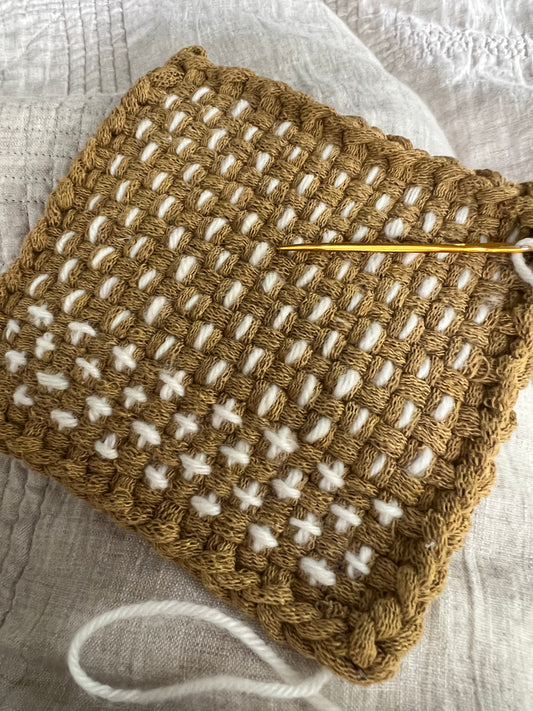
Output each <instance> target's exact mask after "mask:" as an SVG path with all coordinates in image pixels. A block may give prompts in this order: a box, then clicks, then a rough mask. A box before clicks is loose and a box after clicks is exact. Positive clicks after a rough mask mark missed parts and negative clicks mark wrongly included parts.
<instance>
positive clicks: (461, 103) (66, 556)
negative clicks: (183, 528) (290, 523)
mask: <svg viewBox="0 0 533 711" xmlns="http://www.w3.org/2000/svg"><path fill="white" fill-rule="evenodd" d="M328 3H329V4H330V5H331V6H333V9H335V10H337V11H338V12H339V14H341V15H342V16H343V17H345V18H346V19H347V20H348V21H349V22H350V23H351V24H352V26H353V27H354V28H355V30H356V31H357V32H358V33H359V34H360V35H361V37H362V38H363V39H364V41H365V42H366V43H367V46H368V47H370V49H372V50H375V51H376V52H377V54H378V56H379V58H380V59H381V60H382V61H383V62H384V63H385V66H386V67H387V68H388V69H389V70H390V71H391V72H393V73H396V74H397V75H398V76H399V77H400V78H401V80H402V81H403V82H405V83H406V84H409V85H410V86H411V87H413V88H414V89H416V90H418V91H419V92H420V93H421V94H422V95H423V97H424V98H425V100H426V102H427V103H428V104H429V105H431V107H432V109H433V111H434V112H435V113H436V115H437V116H438V119H439V120H440V122H441V124H442V125H443V126H445V127H446V131H447V133H448V136H449V139H450V143H451V145H453V146H454V148H455V150H456V153H457V155H458V156H459V157H460V158H461V159H462V160H463V161H465V162H467V163H468V164H469V165H471V166H472V167H486V166H490V167H492V168H496V169H500V170H502V171H503V172H504V173H505V174H506V175H507V176H508V177H511V178H515V179H526V178H527V177H528V170H529V165H528V164H529V163H530V162H531V161H530V158H531V154H532V151H531V146H532V136H531V128H530V126H531V108H532V107H531V102H530V104H529V105H526V103H525V101H522V99H523V97H525V96H528V95H529V94H528V92H530V90H531V86H530V83H531V82H530V79H531V64H530V62H531V45H530V44H529V45H528V42H530V40H529V39H528V37H529V35H528V31H529V30H530V29H531V19H530V15H529V13H528V12H527V7H526V5H527V3H526V2H523V3H520V2H517V3H515V5H514V6H513V9H512V11H511V9H508V10H502V9H501V8H502V7H503V6H502V5H501V4H498V9H497V10H494V9H491V6H492V3H487V4H486V5H485V6H484V9H483V10H482V11H481V9H479V12H477V14H476V13H469V12H468V4H467V3H466V0H464V1H463V0H461V2H458V3H457V4H454V6H457V7H458V8H460V13H459V14H458V17H459V18H460V20H458V21H457V22H458V24H457V25H455V24H454V22H455V19H454V18H453V17H452V16H451V15H450V13H449V11H448V10H446V9H445V7H446V3H445V0H434V1H433V2H430V3H423V2H422V0H418V1H414V0H413V1H411V0H408V1H407V2H400V0H396V2H393V1H392V0H388V1H385V2H378V0H361V1H360V2H359V3H357V2H354V1H353V0H338V1H337V2H334V0H328ZM474 5H475V6H476V7H478V8H481V3H478V2H476V3H472V7H474ZM494 18H496V20H497V22H496V20H495V19H494ZM519 23H522V24H521V26H520V27H519ZM472 28H474V29H472ZM489 29H490V32H491V33H492V34H493V35H494V36H495V37H496V40H495V41H494V42H493V43H492V44H491V42H489V41H488V40H484V39H482V38H481V36H480V34H479V33H481V34H483V33H486V32H488V31H489ZM498 33H500V34H501V37H503V38H504V39H503V40H501V42H500V40H499V39H498V37H499V34H498ZM517 33H518V34H519V36H517ZM443 36H444V37H446V38H447V39H442V37H443ZM483 36H484V35H483ZM506 37H507V38H508V40H506V39H505V38H506ZM520 38H522V39H520ZM522 41H523V42H524V43H525V45H524V46H525V49H524V48H522V49H520V47H522V45H521V44H520V42H522ZM506 42H507V45H509V46H510V47H511V49H510V50H509V51H510V52H514V54H507V53H506V52H505V51H502V50H501V49H499V48H500V47H501V46H503V45H505V43H506ZM502 43H503V44H502ZM190 44H203V45H204V46H205V47H206V48H207V49H208V52H209V55H210V58H211V59H212V60H213V61H215V62H217V63H224V64H233V65H241V66H242V65H243V66H248V67H250V68H252V69H254V70H255V71H257V72H259V73H261V74H264V75H267V76H271V77H274V78H278V79H282V80H285V81H287V82H289V83H291V84H292V85H293V86H294V87H296V88H298V89H301V90H303V91H306V92H308V93H309V94H311V95H313V96H314V97H315V98H317V99H318V100H319V101H323V102H327V103H329V104H331V105H333V106H335V107H336V108H337V109H339V110H340V111H342V112H345V113H349V114H360V115H362V116H364V117H365V118H366V119H367V120H368V121H370V122H371V123H372V124H375V125H378V126H380V127H381V128H382V129H384V130H385V131H386V132H390V133H395V134H403V135H405V136H408V137H410V138H411V139H412V141H413V142H414V144H415V145H416V146H418V147H422V148H426V149H427V150H429V151H431V152H432V153H440V154H450V153H451V151H452V148H451V146H450V143H448V140H447V139H446V137H445V135H444V133H443V132H442V131H441V129H440V128H439V126H438V124H437V122H436V120H435V118H434V117H433V115H432V114H431V113H430V111H429V109H428V108H427V107H426V105H425V104H424V103H423V102H422V101H420V100H419V99H418V98H417V96H416V95H415V94H413V92H412V91H411V90H410V89H408V88H407V87H406V85H404V84H402V83H401V82H400V81H398V80H397V79H394V78H393V77H392V76H391V75H390V74H388V73H387V72H386V71H385V70H384V69H383V67H382V66H381V65H380V63H379V61H378V60H377V59H376V58H375V56H374V55H373V54H372V52H371V51H370V50H369V49H367V48H366V47H365V46H364V45H363V44H362V42H361V41H360V40H358V39H357V38H356V37H355V36H354V35H353V34H352V33H351V32H350V31H349V29H348V28H347V27H346V26H345V25H343V23H342V22H341V21H340V20H339V19H338V17H337V16H335V15H334V14H333V13H332V12H330V11H329V10H328V9H327V7H326V6H325V5H324V4H322V3H321V2H319V0H292V1H287V0H270V1H267V2H265V0H210V1H203V0H202V1H200V2H195V1H194V0H178V1H176V0H158V2H153V1H150V0H148V1H147V0H117V1H112V2H109V1H108V0H77V2H59V1H58V0H26V2H25V3H24V4H21V3H19V2H18V1H17V0H4V7H3V12H2V13H1V24H0V63H1V72H0V86H1V88H2V100H1V103H0V260H1V263H2V266H3V268H6V267H7V265H8V264H9V263H10V262H11V261H12V260H13V259H14V258H15V256H16V254H17V252H18V250H19V248H20V244H21V241H22V239H23V237H24V235H25V234H26V232H27V231H28V229H29V228H30V227H31V226H32V225H33V224H34V222H35V220H36V219H37V218H38V216H39V215H40V214H41V211H42V208H43V204H44V201H45V199H46V196H47V194H48V193H49V192H50V190H51V189H52V188H53V187H54V185H55V183H56V181H57V179H58V178H59V177H60V176H61V175H62V174H63V173H64V172H65V170H66V169H67V167H68V164H69V162H70V160H71V159H72V157H73V156H74V155H75V153H76V152H77V151H78V150H79V149H80V148H81V147H82V146H83V144H84V143H85V141H86V139H87V138H88V137H89V136H90V135H91V134H92V133H93V131H94V130H95V128H96V127H97V126H98V124H99V122H100V121H101V119H102V118H103V117H104V115H105V114H106V113H107V112H108V111H109V109H110V108H111V107H112V106H113V105H114V104H115V103H116V101H117V100H118V98H119V97H120V95H121V94H122V93H123V92H124V91H125V90H126V89H128V88H129V86H131V84H132V82H133V81H134V80H135V79H136V78H137V77H139V76H141V75H142V74H144V73H145V72H146V71H148V70H149V69H151V68H153V67H154V66H157V65H160V64H162V63H164V62H165V61H166V59H167V58H168V57H169V56H170V55H171V54H173V53H174V52H176V51H177V50H179V49H180V48H181V47H183V46H186V45H190ZM511 45H512V46H511ZM515 50H516V51H515ZM510 57H512V61H511V62H509V58H510ZM528 82H529V84H528ZM528 112H529V113H528ZM528 115H529V121H528V120H527V116H528ZM529 177H531V173H529ZM517 414H518V420H519V426H518V429H517V430H516V432H515V433H514V435H513V438H512V440H511V441H510V442H509V443H508V444H507V445H505V446H504V447H502V452H501V454H500V455H499V458H498V481H497V483H496V485H495V487H494V489H493V491H492V494H491V496H490V498H489V499H487V500H485V501H484V502H483V503H482V504H481V505H480V506H479V508H478V510H477V511H476V513H475V515H474V526H473V529H472V531H471V533H470V534H469V536H468V538H467V542H466V548H465V549H464V550H463V551H462V552H460V553H458V554H456V556H455V558H454V559H453V562H452V565H451V569H450V574H449V581H448V586H447V588H446V590H445V591H444V593H443V594H442V596H441V597H440V598H439V599H438V600H437V601H436V602H435V603H433V605H432V606H431V608H430V610H429V614H428V616H427V618H426V626H425V633H424V636H423V639H422V641H421V642H420V644H419V645H418V646H417V647H416V648H415V649H414V650H413V651H412V652H410V653H409V654H408V655H407V657H406V659H405V661H404V663H403V665H402V668H401V671H400V672H399V674H398V675H397V676H396V677H395V678H394V679H393V680H391V681H389V682H386V683H384V684H381V685H376V686H373V687H370V688H362V687H356V686H351V685H350V684H348V683H347V682H344V681H343V680H341V679H335V680H334V681H333V682H332V683H331V684H330V685H329V686H328V687H326V688H325V690H324V693H325V695H326V696H329V697H330V698H331V699H332V700H334V701H335V702H336V703H338V704H339V705H340V706H341V708H343V709H347V710H348V709H349V710H350V711H351V710H358V709H365V711H373V710H376V711H377V710H378V709H379V710H380V711H396V710H397V711H400V709H401V711H436V710H439V711H441V710H442V711H448V710H449V711H452V710H455V709H461V710H463V709H465V710H470V709H475V708H476V709H477V708H482V709H484V711H496V709H497V710H498V711H500V709H501V708H506V709H508V711H517V710H520V711H522V710H523V709H524V710H525V709H527V708H528V703H529V702H528V699H531V698H532V697H533V679H532V675H531V662H532V661H533V659H532V639H531V637H532V626H531V625H532V623H531V620H532V617H533V616H532V614H531V613H532V608H533V601H532V595H531V589H532V582H533V580H532V568H533V565H532V554H531V551H532V550H533V545H532V544H533V540H532V530H533V527H532V526H531V511H532V510H533V507H532V506H531V504H532V503H533V502H532V495H531V491H533V487H532V485H531V482H532V481H533V477H532V474H533V438H532V437H531V422H532V421H533V388H531V387H529V388H528V389H527V390H526V391H525V392H524V393H523V394H522V396H521V398H520V400H519V405H518V408H517ZM0 492H1V494H0V711H26V710H27V709H32V710H33V709H36V710H37V709H38V710H39V711H63V710H65V709H77V710H78V709H79V710H80V711H97V710H102V709H108V708H113V706H112V705H111V704H109V703H106V702H103V701H100V700H97V699H93V698H91V697H89V696H87V695H86V694H84V693H83V692H82V691H80V690H79V689H78V688H77V687H76V686H75V684H74V683H73V682H72V680H71V679H70V677H69V674H68V671H67V667H66V662H65V655H66V650H67V648H68V644H69V641H70V639H71V638H72V636H73V635H74V633H75V631H76V630H77V629H78V627H79V626H80V625H82V624H83V623H84V622H86V621H87V620H88V619H90V618H91V617H93V616H94V615H96V614H98V613H100V612H102V611H104V610H106V609H109V608H111V607H115V606H118V605H120V604H124V603H129V602H137V601H141V600H148V599H152V598H158V599H164V598H177V599H183V600H191V601H195V602H200V603H204V604H210V605H216V606H219V607H220V608H221V609H224V610H225V611H226V612H228V611H229V612H230V614H236V613H233V612H232V611H231V610H229V608H227V607H226V606H225V605H222V604H221V603H218V602H217V601H216V600H215V599H214V598H213V597H212V596H211V595H210V594H209V593H207V592H206V591H204V590H203V589H202V587H201V586H200V585H199V584H198V583H197V582H196V581H195V580H193V579H191V578H190V577H189V576H188V575H187V574H185V573H183V572H182V571H181V570H180V569H179V568H178V566H176V565H174V564H172V563H170V562H167V561H165V560H163V559H161V558H160V557H158V556H157V555H156V554H155V553H154V552H153V551H152V550H151V548H150V547H149V546H148V544H146V543H144V542H143V541H141V540H140V539H138V538H137V537H136V536H135V535H134V534H132V533H129V532H126V531H123V530H121V529H119V528H118V527H117V526H116V525H115V524H114V523H112V522H111V521H110V520H108V519H107V518H105V517H104V516H103V515H101V514H98V513H96V512H94V511H92V510H91V509H90V507H89V506H88V505H87V504H86V503H85V502H82V501H80V500H78V499H75V498H74V497H72V496H71V495H69V494H68V493H67V492H65V491H64V490H63V489H62V487H61V486H60V485H59V484H57V483H56V482H54V481H52V480H50V479H46V478H45V477H42V476H40V475H37V474H35V473H33V472H31V471H30V470H28V468H27V467H25V466H24V465H23V464H20V463H18V462H15V461H12V460H9V459H8V458H6V457H2V458H1V460H0ZM286 658H287V659H288V660H289V661H290V663H291V664H292V665H293V666H295V667H296V668H299V669H301V670H302V672H305V671H306V670H311V669H313V668H314V666H313V664H312V663H310V662H308V661H307V660H304V659H303V658H302V657H300V656H299V655H298V654H296V653H292V652H290V651H287V652H286ZM85 659H86V666H87V669H88V671H90V672H92V673H93V674H94V675H95V676H97V677H98V678H99V679H100V680H102V681H107V682H108V683H113V684H115V685H122V684H124V685H126V684H127V682H128V681H129V682H130V685H132V686H133V685H138V684H139V683H140V682H141V681H142V680H146V682H147V683H152V684H153V685H160V684H162V683H167V682H170V681H177V680H179V679H185V678H188V677H192V676H194V677H197V676H200V675H203V674H212V673H214V672H221V673H223V672H228V673H237V674H240V675H247V676H251V677H256V678H259V679H267V678H271V676H270V674H269V672H268V670H267V669H265V667H264V666H263V664H262V663H261V662H259V661H258V660H257V659H256V658H255V657H253V656H252V655H251V654H250V653H249V652H247V651H246V650H244V649H243V648H242V647H241V646H240V645H239V643H237V642H236V641H234V640H232V639H231V638H229V637H226V636H224V635H223V634H221V633H220V632H219V631H216V630H213V629H211V628H208V627H205V626H203V625H196V624H195V623H192V622H190V621H185V620H184V621H177V622H174V623H171V624H169V623H168V622H167V623H162V622H161V623H157V622H156V623H152V622H151V623H150V624H149V625H146V624H144V625H142V624H139V625H129V626H127V627H123V626H119V627H117V629H116V630H115V631H114V633H113V635H112V636H110V637H108V636H106V638H105V639H104V638H103V637H102V636H97V637H95V639H94V640H93V642H92V643H91V644H90V645H88V647H87V654H86V656H85ZM162 708H165V709H188V708H194V709H195V710H196V711H208V710H209V711H214V710H216V711H226V710H228V711H229V710H230V709H231V711H241V710H243V711H244V710H249V709H252V710H253V711H263V710H264V711H267V710H268V711H291V710H293V711H296V710H302V711H303V710H304V709H306V708H307V705H306V704H305V702H302V701H269V700H264V699H257V698H253V697H245V696H237V697H232V698H230V697H228V695H225V694H222V693H210V694H206V695H204V696H202V697H197V698H194V699H191V700H190V702H186V703H184V702H180V703H176V704H170V703H169V704H165V705H164V707H162Z"/></svg>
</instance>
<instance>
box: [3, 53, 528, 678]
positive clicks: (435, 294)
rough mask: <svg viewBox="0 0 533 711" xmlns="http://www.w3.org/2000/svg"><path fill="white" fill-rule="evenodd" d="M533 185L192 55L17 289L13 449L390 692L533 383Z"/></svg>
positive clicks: (81, 176) (65, 197)
mask: <svg viewBox="0 0 533 711" xmlns="http://www.w3.org/2000/svg"><path fill="white" fill-rule="evenodd" d="M532 195H533V190H532V186H531V184H522V185H518V184H515V183H510V182H507V181H505V180H504V179H503V178H502V177H501V176H500V175H498V174H497V173H493V172H490V171H472V170H468V169H466V168H464V167H463V166H461V165H460V164H459V163H458V162H457V161H456V160H454V159H452V158H446V157H439V158H435V157H431V156H429V155H428V154H427V153H425V152H424V151H420V150H415V149H413V148H412V146H411V145H410V143H409V142H408V141H407V140H406V139H404V138H399V137H394V136H389V137H387V136H385V135H384V134H382V133H381V132H380V131H379V130H377V129H375V128H372V127H370V126H368V125H367V124H366V123H365V121H364V120H363V119H360V118H355V117H343V116H340V115H338V114H337V113H335V111H333V110H332V109H330V108H328V107H326V106H322V105H320V104H317V103H316V102H314V101H313V100H312V99H311V98H310V97H308V96H306V95H304V94H301V93H298V92H295V91H293V90H292V89H291V88H289V87H288V86H286V85H284V84H281V83H278V82H275V81H272V80H270V79H265V78H261V77H258V76H256V75H255V74H254V73H253V72H251V71H249V70H246V69H241V68H226V67H217V66H214V65H213V64H212V63H211V62H210V61H209V60H208V58H207V56H206V53H205V51H204V50H203V49H201V48H198V47H192V48H188V49H185V50H183V51H181V52H179V53H178V54H177V55H176V56H175V57H173V58H172V59H170V60H169V62H168V63H167V64H166V65H165V66H164V67H162V68H160V69H156V70H154V71H152V72H150V73H149V74H148V75H146V76H145V77H142V78H141V79H140V80H139V81H138V82H137V83H136V85H135V86H134V87H133V88H132V89H131V90H130V91H129V92H128V93H127V94H126V95H125V96H124V98H123V99H122V101H121V103H120V105H119V106H118V107H117V108H116V109H114V110H113V112H112V113H111V115H110V116H109V117H108V118H107V119H106V120H105V121H104V123H103V124H102V126H101V127H100V129H99V130H98V132H97V134H96V136H95V137H94V138H91V139H90V140H89V141H88V142H87V144H86V147H85V149H84V150H83V151H82V153H81V154H80V155H79V156H78V157H77V158H76V159H75V160H74V161H73V163H72V166H71V169H70V172H69V174H68V176H67V177H65V178H63V179H62V180H61V181H60V183H59V185H58V186H57V188H56V189H55V190H54V192H53V193H52V194H51V196H50V198H49V201H48V203H47V206H46V210H45V214H44V217H43V218H42V219H41V220H40V221H39V222H38V223H37V225H36V226H35V228H34V229H33V230H32V231H31V232H30V234H29V235H28V237H27V238H26V240H25V242H24V245H23V247H22V251H21V255H20V257H19V259H18V260H17V261H16V262H15V263H14V265H13V266H12V267H11V268H10V269H9V271H8V272H7V273H6V274H5V275H3V277H2V278H1V280H0V334H1V335H0V362H1V364H2V365H1V370H0V448H1V449H2V451H4V452H7V453H9V454H12V455H14V456H15V457H18V458H20V459H23V460H25V461H26V462H27V463H28V464H29V465H30V466H32V467H33V468H34V469H36V470H37V471H39V472H42V473H44V474H46V475H49V476H52V477H54V478H56V479H58V480H59V481H60V482H62V483H63V484H64V485H65V486H66V487H67V488H68V489H69V490H70V491H72V492H73V493H74V494H76V495H78V496H80V497H83V498H85V499H87V500H88V501H89V502H90V503H91V504H92V505H93V506H94V507H96V508H97V509H99V510H102V511H105V512H107V513H108V514H110V515H111V516H112V517H114V518H115V519H116V520H117V521H118V522H119V523H120V524H122V525H124V526H127V527H129V528H131V529H133V530H135V531H137V532H138V533H139V534H141V535H142V536H143V537H145V538H146V539H147V540H148V541H150V543H151V544H152V545H153V546H154V547H155V549H156V550H157V551H159V552H160V553H161V554H162V555H164V556H166V557H168V558H170V559H173V560H175V561H176V562H178V563H179V564H180V565H182V566H183V567H184V568H186V569H187V570H189V571H191V572H192V573H193V574H194V575H196V576H197V577H199V578H200V579H201V580H202V582H203V583H204V584H205V586H206V587H207V588H208V589H209V590H211V591H213V592H214V593H215V594H216V595H218V596H219V597H220V598H222V599H224V600H227V601H229V602H231V603H232V604H234V605H235V606H236V607H238V608H239V609H240V610H242V611H244V612H246V613H248V614H249V615H252V616H254V617H256V618H257V619H258V620H259V622H260V623H261V625H262V626H263V627H264V629H265V630H267V631H268V633H269V634H270V635H271V636H272V637H273V638H274V639H275V640H277V641H279V642H284V643H287V644H289V645H290V646H292V647H293V648H295V649H297V650H299V651H300V652H302V653H303V654H305V655H307V656H309V657H313V658H315V659H317V660H318V661H319V662H321V663H322V664H324V665H326V666H327V667H329V668H330V669H332V670H333V671H334V672H336V673H337V674H339V675H341V676H343V677H345V678H346V679H349V680H350V681H352V682H356V683H362V684H367V683H371V682H375V681H380V680H383V679H386V678H388V677H390V676H391V675H392V674H394V673H395V671H396V670H397V668H398V664H399V661H400V659H401V657H402V655H403V654H405V652H406V651H408V650H409V649H410V648H411V647H412V646H413V644H415V642H416V641H417V640H418V638H419V637H420V634H421V630H422V620H423V615H424V611H425V609H426V607H427V605H428V603H429V602H430V600H431V599H432V598H434V597H435V595H437V593H438V592H439V591H440V590H441V588H442V586H443V584H444V579H445V574H446V567H447V563H448V561H449V558H450V555H451V553H452V552H453V551H454V550H456V549H457V548H458V547H460V546H461V544H462V542H463V538H464V535H465V533H466V531H467V530H468V527H469V525H470V516H471V513H472V511H473V509H474V507H475V505H476V504H477V503H478V501H479V499H480V498H481V496H483V495H485V494H487V492H488V490H489V489H490V486H491V484H492V483H493V480H494V476H495V469H494V462H493V460H494V455H495V453H496V451H497V448H498V446H499V444H500V442H501V441H503V440H504V439H505V438H506V437H508V435H509V434H510V432H511V430H512V428H513V425H514V415H513V412H512V407H513V405H514V402H515V399H516V397H517V394H518V390H519V389H520V388H521V387H523V386H524V385H525V384H526V382H527V379H528V377H529V375H530V374H531V371H532V369H533V363H532V354H533V295H532V290H531V288H530V287H529V286H528V285H527V284H525V283H524V282H522V281H521V279H520V278H519V277H518V276H517V274H516V273H515V271H514V269H513V266H512V263H511V260H510V259H509V257H508V256H506V255H486V254H446V253H443V254H436V255H420V254H407V255H391V254H372V253H366V254H353V253H351V254H349V253H338V252H337V253H316V252H314V253H296V252H293V253H291V252H288V253H287V252H278V251H277V250H276V247H277V246H279V245H283V244H291V243H298V242H308V243H316V242H350V241H353V242H374V241H387V240H393V241H409V242H411V241H417V242H435V243H440V242H448V241H449V242H480V241H491V242H497V241H499V242H504V241H508V240H516V239H519V238H520V237H524V236H526V234H527V232H528V230H529V229H531V227H532V226H533V196H532Z"/></svg>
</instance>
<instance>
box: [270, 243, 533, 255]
mask: <svg viewBox="0 0 533 711" xmlns="http://www.w3.org/2000/svg"><path fill="white" fill-rule="evenodd" d="M278 250H279V251H280V252H392V253H398V252H403V253H405V252H412V253H416V252H419V253H435V252H466V253H482V254H513V253H514V254H516V253H519V252H531V251H533V246H530V245H518V246H517V245H515V244H511V243H510V242H480V243H477V244H465V243H462V242H458V243H452V244H420V243H411V244H407V243H389V244H387V243H379V244H351V243H349V244H344V243H336V244H330V243H327V244H284V245H281V246H279V247H278Z"/></svg>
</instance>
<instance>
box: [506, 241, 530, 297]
mask: <svg viewBox="0 0 533 711" xmlns="http://www.w3.org/2000/svg"><path fill="white" fill-rule="evenodd" d="M516 246H517V247H533V237H524V239H521V240H518V242H517V243H516ZM511 259H512V260H513V266H514V268H515V270H516V273H517V274H518V276H519V277H520V278H521V279H523V280H524V281H525V282H526V283H527V284H529V285H530V286H533V270H532V269H531V267H530V266H529V265H528V264H527V262H526V258H525V256H524V253H523V252H514V253H513V254H511Z"/></svg>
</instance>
